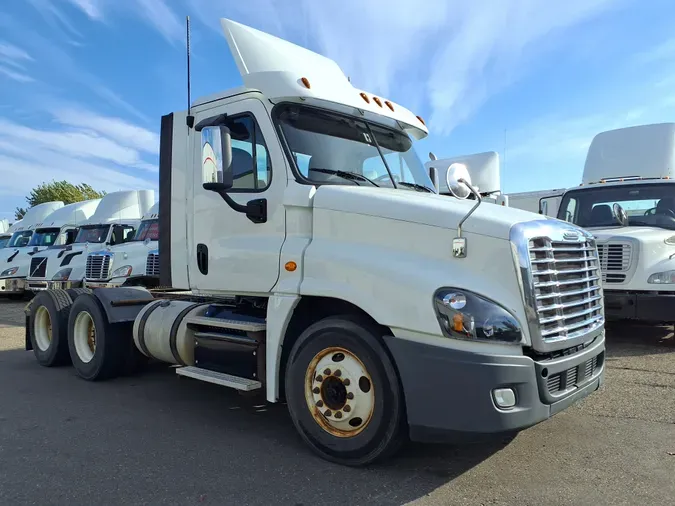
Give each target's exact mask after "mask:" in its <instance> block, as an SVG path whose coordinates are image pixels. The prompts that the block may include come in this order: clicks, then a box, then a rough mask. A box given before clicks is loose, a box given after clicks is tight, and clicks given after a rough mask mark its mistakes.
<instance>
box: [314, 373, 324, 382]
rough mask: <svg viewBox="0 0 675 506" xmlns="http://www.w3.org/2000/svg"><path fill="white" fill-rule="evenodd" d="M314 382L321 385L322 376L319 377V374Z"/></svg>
mask: <svg viewBox="0 0 675 506" xmlns="http://www.w3.org/2000/svg"><path fill="white" fill-rule="evenodd" d="M316 381H318V382H319V383H321V382H322V381H323V376H321V375H320V374H319V375H318V376H317V377H316Z"/></svg>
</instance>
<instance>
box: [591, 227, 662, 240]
mask: <svg viewBox="0 0 675 506" xmlns="http://www.w3.org/2000/svg"><path fill="white" fill-rule="evenodd" d="M586 230H588V231H589V232H590V233H591V234H593V236H594V237H595V238H596V239H597V240H598V241H608V240H610V239H611V240H614V239H626V238H633V239H637V240H639V241H644V242H647V241H661V242H662V241H664V240H665V239H667V238H668V237H675V230H667V229H665V228H659V227H607V228H587V229H586Z"/></svg>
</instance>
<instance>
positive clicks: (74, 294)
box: [66, 288, 91, 302]
mask: <svg viewBox="0 0 675 506" xmlns="http://www.w3.org/2000/svg"><path fill="white" fill-rule="evenodd" d="M66 292H68V295H70V298H71V299H73V302H75V299H77V298H78V297H79V296H80V295H82V294H84V293H91V288H68V289H67V290H66Z"/></svg>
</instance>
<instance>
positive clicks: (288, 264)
mask: <svg viewBox="0 0 675 506" xmlns="http://www.w3.org/2000/svg"><path fill="white" fill-rule="evenodd" d="M284 268H285V269H286V270H287V271H288V272H293V271H294V270H295V269H297V268H298V264H296V263H295V262H294V261H292V260H291V261H290V262H286V265H284Z"/></svg>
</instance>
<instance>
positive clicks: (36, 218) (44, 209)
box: [0, 201, 63, 298]
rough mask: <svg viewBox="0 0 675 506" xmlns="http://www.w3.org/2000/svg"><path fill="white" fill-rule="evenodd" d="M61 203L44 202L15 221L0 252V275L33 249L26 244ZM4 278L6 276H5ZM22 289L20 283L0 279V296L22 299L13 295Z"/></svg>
mask: <svg viewBox="0 0 675 506" xmlns="http://www.w3.org/2000/svg"><path fill="white" fill-rule="evenodd" d="M62 207H63V202H61V201H53V202H44V203H42V204H38V205H36V206H33V207H31V208H29V209H28V210H27V211H26V214H25V215H24V216H23V218H22V219H21V220H17V221H16V222H15V223H14V224H13V225H12V226H11V227H10V232H11V234H12V235H11V237H10V238H9V241H7V244H6V245H5V247H4V248H3V249H1V250H0V274H3V273H4V274H5V275H6V274H7V271H8V269H11V267H12V262H14V261H15V260H16V259H17V257H19V256H20V255H25V254H27V253H28V252H29V251H32V250H33V248H31V247H29V246H28V244H29V243H30V242H31V240H32V239H33V234H34V232H35V230H36V229H37V228H39V227H40V225H41V223H42V220H44V219H45V218H46V217H47V216H49V215H50V214H52V213H53V212H54V211H56V210H58V209H61V208H62ZM5 277H6V276H5ZM19 286H20V287H23V282H22V281H17V282H16V283H15V282H14V281H13V280H11V279H9V280H5V279H0V295H2V294H9V296H10V297H12V298H21V297H23V295H22V292H21V293H18V294H17V293H14V292H15V288H19Z"/></svg>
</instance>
